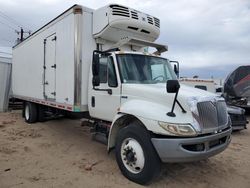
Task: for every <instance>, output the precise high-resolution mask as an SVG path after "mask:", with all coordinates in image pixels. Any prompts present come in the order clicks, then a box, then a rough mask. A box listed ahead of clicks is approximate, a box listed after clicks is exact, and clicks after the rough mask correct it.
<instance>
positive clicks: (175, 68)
mask: <svg viewBox="0 0 250 188" xmlns="http://www.w3.org/2000/svg"><path fill="white" fill-rule="evenodd" d="M174 72H175V74H176V76H177V77H179V69H178V67H177V65H176V64H175V65H174Z"/></svg>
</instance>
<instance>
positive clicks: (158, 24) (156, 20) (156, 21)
mask: <svg viewBox="0 0 250 188" xmlns="http://www.w3.org/2000/svg"><path fill="white" fill-rule="evenodd" d="M154 22H155V26H156V27H159V28H160V20H159V19H158V18H155V17H154Z"/></svg>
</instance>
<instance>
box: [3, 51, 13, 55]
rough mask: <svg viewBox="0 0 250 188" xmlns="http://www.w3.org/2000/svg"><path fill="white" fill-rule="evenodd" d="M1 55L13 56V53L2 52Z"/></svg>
mask: <svg viewBox="0 0 250 188" xmlns="http://www.w3.org/2000/svg"><path fill="white" fill-rule="evenodd" d="M0 53H1V54H8V55H12V53H8V52H0Z"/></svg>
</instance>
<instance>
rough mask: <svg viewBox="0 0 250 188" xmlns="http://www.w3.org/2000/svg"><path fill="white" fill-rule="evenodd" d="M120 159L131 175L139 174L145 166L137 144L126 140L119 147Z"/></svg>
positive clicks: (142, 154)
mask: <svg viewBox="0 0 250 188" xmlns="http://www.w3.org/2000/svg"><path fill="white" fill-rule="evenodd" d="M121 158H122V162H123V164H124V166H125V167H126V169H127V170H128V171H130V172H132V173H133V174H138V173H140V172H141V171H142V170H143V168H144V164H145V157H144V152H143V149H142V147H141V145H140V144H139V142H138V141H137V140H135V139H133V138H126V139H125V140H124V141H123V142H122V146H121Z"/></svg>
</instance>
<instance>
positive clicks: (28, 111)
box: [24, 102, 37, 123]
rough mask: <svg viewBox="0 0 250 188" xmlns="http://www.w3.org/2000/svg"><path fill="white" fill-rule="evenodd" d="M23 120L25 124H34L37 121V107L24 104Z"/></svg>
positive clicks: (28, 103) (31, 104)
mask: <svg viewBox="0 0 250 188" xmlns="http://www.w3.org/2000/svg"><path fill="white" fill-rule="evenodd" d="M24 118H25V121H26V122H27V123H35V122H36V121H37V105H36V104H34V103H31V102H26V103H25V105H24Z"/></svg>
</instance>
